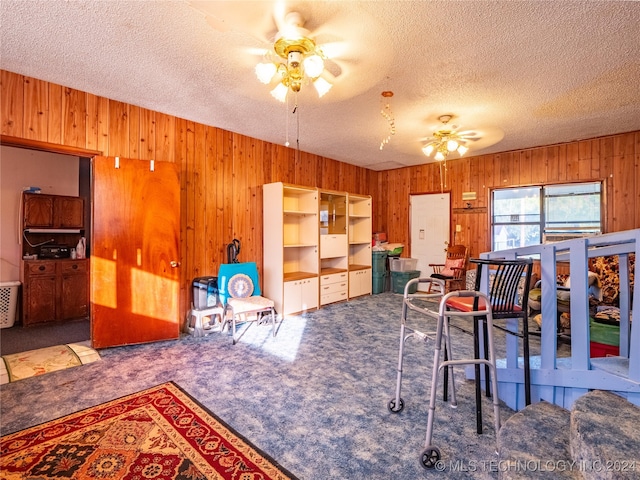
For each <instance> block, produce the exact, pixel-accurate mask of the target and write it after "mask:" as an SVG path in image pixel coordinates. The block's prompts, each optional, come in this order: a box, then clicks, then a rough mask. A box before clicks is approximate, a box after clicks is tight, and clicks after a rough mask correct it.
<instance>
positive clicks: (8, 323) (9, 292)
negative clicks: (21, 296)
mask: <svg viewBox="0 0 640 480" xmlns="http://www.w3.org/2000/svg"><path fill="white" fill-rule="evenodd" d="M19 286H20V282H0V328H9V327H13V324H14V323H15V321H16V306H17V303H18V287H19Z"/></svg>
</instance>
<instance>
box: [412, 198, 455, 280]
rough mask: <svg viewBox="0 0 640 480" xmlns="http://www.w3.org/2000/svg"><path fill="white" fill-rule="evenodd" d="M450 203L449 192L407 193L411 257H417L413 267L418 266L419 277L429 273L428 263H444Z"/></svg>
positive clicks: (430, 271) (426, 275)
mask: <svg viewBox="0 0 640 480" xmlns="http://www.w3.org/2000/svg"><path fill="white" fill-rule="evenodd" d="M450 204H451V197H450V194H449V193H433V194H426V195H411V196H410V199H409V205H410V206H409V228H410V229H411V258H417V259H418V266H417V267H416V269H417V270H420V277H428V276H429V275H431V274H432V273H433V270H432V268H431V267H429V264H430V263H444V258H445V254H446V249H447V245H448V244H449V231H450V229H449V222H450V217H451V208H450ZM420 287H421V288H420V289H421V290H424V289H425V288H426V287H423V286H422V285H421V286H420Z"/></svg>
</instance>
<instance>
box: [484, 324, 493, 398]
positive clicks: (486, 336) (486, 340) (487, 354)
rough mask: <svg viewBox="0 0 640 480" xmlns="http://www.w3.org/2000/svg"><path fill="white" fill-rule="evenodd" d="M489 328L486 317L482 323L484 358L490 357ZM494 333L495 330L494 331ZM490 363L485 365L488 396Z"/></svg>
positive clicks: (488, 392) (485, 383)
mask: <svg viewBox="0 0 640 480" xmlns="http://www.w3.org/2000/svg"><path fill="white" fill-rule="evenodd" d="M488 330H489V328H488V327H487V319H486V317H485V319H484V321H483V323H482V338H483V339H484V358H485V360H488V359H489V349H488V347H487V345H488V342H489V333H488ZM492 333H493V332H492ZM489 370H490V369H489V365H485V366H484V394H485V395H486V396H487V397H490V396H491V385H490V382H491V379H490V378H489V375H490V372H489Z"/></svg>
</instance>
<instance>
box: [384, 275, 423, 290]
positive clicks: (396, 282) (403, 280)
mask: <svg viewBox="0 0 640 480" xmlns="http://www.w3.org/2000/svg"><path fill="white" fill-rule="evenodd" d="M419 276H420V271H419V270H412V271H409V272H393V271H392V272H391V290H392V291H393V293H404V287H405V285H406V284H407V282H408V281H409V280H411V279H413V278H418V277H419ZM417 291H418V284H417V283H416V284H415V285H412V286H411V287H410V288H409V293H416V292H417Z"/></svg>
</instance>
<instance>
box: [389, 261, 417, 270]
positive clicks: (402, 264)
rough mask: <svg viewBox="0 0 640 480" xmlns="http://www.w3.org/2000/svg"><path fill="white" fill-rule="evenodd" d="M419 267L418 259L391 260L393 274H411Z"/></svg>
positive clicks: (390, 266)
mask: <svg viewBox="0 0 640 480" xmlns="http://www.w3.org/2000/svg"><path fill="white" fill-rule="evenodd" d="M417 266H418V259H417V258H390V259H389V269H390V270H391V271H392V272H411V271H414V270H415V269H416V267H417Z"/></svg>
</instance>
